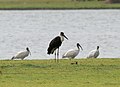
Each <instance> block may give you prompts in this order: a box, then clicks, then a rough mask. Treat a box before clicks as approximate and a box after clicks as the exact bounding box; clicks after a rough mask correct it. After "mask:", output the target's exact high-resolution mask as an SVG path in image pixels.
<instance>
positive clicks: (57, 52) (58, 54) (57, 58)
mask: <svg viewBox="0 0 120 87" xmlns="http://www.w3.org/2000/svg"><path fill="white" fill-rule="evenodd" d="M57 62H59V48H58V50H57Z"/></svg>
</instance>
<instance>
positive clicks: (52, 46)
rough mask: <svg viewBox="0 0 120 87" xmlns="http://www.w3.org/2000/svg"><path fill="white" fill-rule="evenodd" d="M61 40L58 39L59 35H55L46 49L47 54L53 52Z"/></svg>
mask: <svg viewBox="0 0 120 87" xmlns="http://www.w3.org/2000/svg"><path fill="white" fill-rule="evenodd" d="M61 44H62V42H61V39H60V36H57V37H55V38H54V39H53V40H52V41H51V42H50V44H49V47H48V49H47V51H48V53H47V54H53V52H54V51H55V50H56V49H57V48H59V46H61Z"/></svg>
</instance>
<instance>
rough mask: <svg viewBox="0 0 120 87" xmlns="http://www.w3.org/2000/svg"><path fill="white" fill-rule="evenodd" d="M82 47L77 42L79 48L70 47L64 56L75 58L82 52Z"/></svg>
mask: <svg viewBox="0 0 120 87" xmlns="http://www.w3.org/2000/svg"><path fill="white" fill-rule="evenodd" d="M80 48H81V50H83V48H82V46H81V45H80V44H79V43H77V48H76V49H70V50H68V51H67V52H65V53H64V54H63V56H62V58H70V59H74V58H75V57H76V56H77V55H78V54H79V52H80Z"/></svg>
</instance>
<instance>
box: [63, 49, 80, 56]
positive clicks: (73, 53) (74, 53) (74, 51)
mask: <svg viewBox="0 0 120 87" xmlns="http://www.w3.org/2000/svg"><path fill="white" fill-rule="evenodd" d="M78 53H79V50H78V49H70V50H68V51H67V52H66V53H64V54H63V56H62V58H75V57H76V56H77V55H78Z"/></svg>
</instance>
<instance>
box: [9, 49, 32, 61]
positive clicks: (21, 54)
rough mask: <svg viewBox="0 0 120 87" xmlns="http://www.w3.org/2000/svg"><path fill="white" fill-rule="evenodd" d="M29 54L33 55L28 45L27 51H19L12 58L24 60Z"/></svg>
mask: <svg viewBox="0 0 120 87" xmlns="http://www.w3.org/2000/svg"><path fill="white" fill-rule="evenodd" d="M29 54H30V55H31V52H30V50H29V48H28V47H27V48H26V50H25V51H20V52H18V53H17V54H16V55H15V56H13V57H12V59H11V60H13V59H21V60H23V59H24V58H25V57H27V56H28V55H29Z"/></svg>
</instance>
